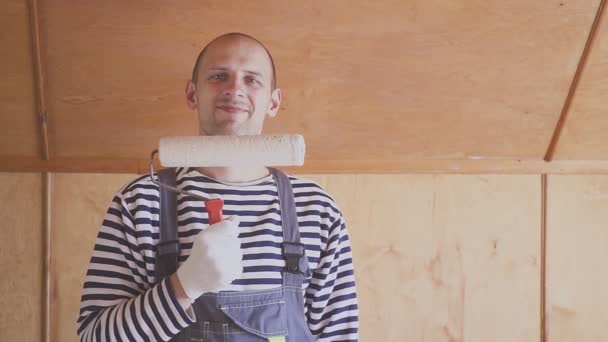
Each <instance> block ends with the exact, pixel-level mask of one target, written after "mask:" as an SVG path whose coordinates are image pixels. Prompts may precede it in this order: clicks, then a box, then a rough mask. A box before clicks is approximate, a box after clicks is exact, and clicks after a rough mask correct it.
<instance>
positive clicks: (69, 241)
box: [51, 174, 134, 342]
mask: <svg viewBox="0 0 608 342" xmlns="http://www.w3.org/2000/svg"><path fill="white" fill-rule="evenodd" d="M131 179H134V176H133V175H99V174H84V175H83V174H56V175H54V184H53V188H54V191H53V236H52V244H53V248H52V251H53V255H52V257H53V266H52V267H53V274H52V277H53V282H54V285H55V286H56V290H55V297H54V304H53V311H52V316H51V317H52V322H51V323H52V325H53V327H52V329H51V331H52V341H66V342H67V341H77V336H76V319H77V318H78V311H79V306H80V294H81V290H82V284H83V282H84V276H85V272H86V268H87V265H88V264H89V260H90V258H91V255H92V253H93V246H94V244H95V238H96V237H97V233H98V232H99V226H100V225H101V222H102V219H103V215H104V214H105V212H106V210H107V208H108V205H109V204H110V201H111V200H112V197H113V195H114V193H115V192H116V191H118V189H120V187H121V186H123V185H124V184H126V183H127V181H129V180H131Z"/></svg>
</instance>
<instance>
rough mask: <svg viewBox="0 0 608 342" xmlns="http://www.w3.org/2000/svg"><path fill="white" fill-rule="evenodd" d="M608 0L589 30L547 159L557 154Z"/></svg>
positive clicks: (550, 159)
mask: <svg viewBox="0 0 608 342" xmlns="http://www.w3.org/2000/svg"><path fill="white" fill-rule="evenodd" d="M605 5H606V0H602V2H601V3H600V5H599V6H598V9H597V13H596V15H595V20H594V21H593V24H592V25H591V30H590V31H589V35H588V36H587V42H586V43H585V48H584V49H583V53H582V54H581V58H580V60H579V62H578V66H577V67H576V71H575V72H574V78H573V79H572V85H571V86H570V90H569V91H568V95H567V96H566V100H565V101H564V106H563V107H562V112H561V114H560V116H559V120H558V121H557V125H556V126H555V130H554V132H553V136H552V137H551V142H550V143H549V147H548V148H547V152H546V153H545V158H544V159H545V161H548V162H550V161H552V160H553V156H554V155H555V150H556V149H557V144H558V142H559V138H560V137H561V135H562V130H563V128H564V125H565V122H566V119H567V117H568V114H569V113H570V107H571V106H572V101H573V100H574V96H575V95H576V90H577V89H578V85H579V83H580V79H581V76H582V74H583V71H584V70H585V67H586V66H587V60H588V59H589V55H590V54H591V49H592V48H593V46H594V43H595V39H596V36H597V34H596V33H597V28H598V27H599V26H600V23H601V21H602V15H603V14H604V8H605V7H606V6H605Z"/></svg>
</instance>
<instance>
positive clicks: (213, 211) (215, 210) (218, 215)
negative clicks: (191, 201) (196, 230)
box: [205, 198, 224, 224]
mask: <svg viewBox="0 0 608 342" xmlns="http://www.w3.org/2000/svg"><path fill="white" fill-rule="evenodd" d="M205 207H207V213H208V215H209V224H214V223H218V222H220V221H221V220H222V210H223V209H224V201H222V199H221V198H215V199H211V200H208V201H205Z"/></svg>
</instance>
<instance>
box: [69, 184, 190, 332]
mask: <svg viewBox="0 0 608 342" xmlns="http://www.w3.org/2000/svg"><path fill="white" fill-rule="evenodd" d="M134 222H135V220H134V219H133V217H132V215H131V213H130V212H129V210H128V209H127V205H126V203H125V201H124V199H123V198H122V196H121V195H120V194H119V195H117V196H115V197H114V199H113V201H112V203H111V205H110V207H109V209H108V211H107V213H106V215H105V217H104V221H103V223H102V225H101V228H100V231H99V234H98V236H97V239H96V242H95V247H94V251H93V255H92V257H91V261H90V263H89V266H88V269H87V273H86V277H85V281H84V286H83V290H82V297H81V303H80V314H79V317H78V321H77V333H78V336H79V339H80V341H151V340H154V341H167V340H169V339H170V338H171V337H172V336H174V335H176V334H177V333H179V332H180V331H181V330H182V329H184V328H186V327H188V326H189V325H190V324H192V323H193V322H194V319H193V317H190V316H189V315H188V314H187V313H186V311H185V310H184V308H183V307H181V306H180V304H179V302H178V301H177V299H176V297H175V294H174V293H173V290H172V288H171V285H170V283H169V279H168V278H166V279H163V280H161V281H160V282H156V279H155V277H154V267H155V260H154V257H153V255H154V253H152V252H153V249H154V248H153V246H151V245H150V244H146V243H140V242H139V241H140V238H141V237H145V236H146V235H148V237H150V236H149V235H151V234H152V233H151V232H149V231H137V230H136V227H135V223H134Z"/></svg>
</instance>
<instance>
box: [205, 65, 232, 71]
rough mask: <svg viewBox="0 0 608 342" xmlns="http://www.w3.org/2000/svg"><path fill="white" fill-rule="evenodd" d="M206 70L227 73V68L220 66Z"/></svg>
mask: <svg viewBox="0 0 608 342" xmlns="http://www.w3.org/2000/svg"><path fill="white" fill-rule="evenodd" d="M208 70H215V71H227V70H228V68H225V67H220V66H212V67H209V69H208Z"/></svg>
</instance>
